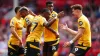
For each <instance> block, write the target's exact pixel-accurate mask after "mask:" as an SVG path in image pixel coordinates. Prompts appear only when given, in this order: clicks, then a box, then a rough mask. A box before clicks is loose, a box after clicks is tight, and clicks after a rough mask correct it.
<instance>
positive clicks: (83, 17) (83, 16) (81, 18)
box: [78, 15, 87, 21]
mask: <svg viewBox="0 0 100 56" xmlns="http://www.w3.org/2000/svg"><path fill="white" fill-rule="evenodd" d="M86 19H87V17H86V16H85V15H82V16H81V17H80V18H79V19H78V20H82V21H84V20H86Z"/></svg>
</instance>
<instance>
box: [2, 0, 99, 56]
mask: <svg viewBox="0 0 100 56" xmlns="http://www.w3.org/2000/svg"><path fill="white" fill-rule="evenodd" d="M46 1H47V0H19V5H20V6H27V7H28V8H30V9H31V10H32V11H33V12H34V13H36V14H38V13H39V12H40V10H41V8H45V3H46ZM48 1H53V2H54V6H55V9H54V10H55V11H56V12H60V11H62V10H63V11H64V12H65V16H64V17H62V18H60V21H59V23H63V24H65V23H66V24H68V27H69V28H72V29H74V30H77V19H75V18H74V17H73V16H72V14H71V9H70V6H71V5H73V4H81V5H82V6H83V13H84V14H85V15H86V16H87V17H88V19H89V21H90V23H91V31H92V47H91V49H90V50H89V51H88V53H87V54H86V56H100V44H99V43H100V2H99V0H48ZM12 8H13V0H10V1H9V0H0V56H3V55H4V56H6V54H5V53H7V41H8V39H9V36H10V34H11V33H10V28H9V22H10V19H9V18H4V16H5V15H6V14H7V13H8V12H9V11H11V10H12ZM59 33H60V38H61V40H60V43H59V44H60V45H59V49H58V52H59V56H68V54H69V52H70V49H71V48H70V47H68V48H63V43H64V42H65V41H69V40H71V39H72V38H73V36H72V35H70V34H69V33H67V32H66V31H63V30H61V29H60V28H59ZM74 44H75V43H74ZM74 44H73V45H74ZM73 45H72V46H73Z"/></svg>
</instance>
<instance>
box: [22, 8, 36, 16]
mask: <svg viewBox="0 0 100 56" xmlns="http://www.w3.org/2000/svg"><path fill="white" fill-rule="evenodd" d="M23 7H24V8H26V9H27V10H28V11H29V13H30V14H31V15H33V16H36V14H34V13H33V12H32V10H31V9H29V8H28V7H26V6H23Z"/></svg>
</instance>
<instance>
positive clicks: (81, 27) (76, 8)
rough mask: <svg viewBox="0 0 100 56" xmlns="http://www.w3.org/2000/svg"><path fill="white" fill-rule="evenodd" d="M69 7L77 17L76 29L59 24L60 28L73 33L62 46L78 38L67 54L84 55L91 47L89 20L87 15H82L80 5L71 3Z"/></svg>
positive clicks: (73, 55) (72, 55)
mask: <svg viewBox="0 0 100 56" xmlns="http://www.w3.org/2000/svg"><path fill="white" fill-rule="evenodd" d="M71 8H72V13H73V15H74V16H75V17H76V18H78V31H74V30H72V29H70V28H68V27H67V25H61V28H62V29H64V30H66V31H67V32H69V33H71V34H73V35H75V37H74V38H73V39H72V40H71V41H69V42H65V43H64V47H68V46H70V45H71V44H72V43H74V42H76V41H77V40H78V45H76V46H75V47H74V48H73V49H72V50H71V53H70V54H69V56H85V54H86V52H87V51H88V50H89V49H90V47H91V29H90V22H89V20H88V19H87V17H86V16H85V15H83V13H82V6H81V5H79V4H75V5H72V6H71Z"/></svg>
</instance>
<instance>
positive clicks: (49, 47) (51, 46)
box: [43, 40, 59, 53]
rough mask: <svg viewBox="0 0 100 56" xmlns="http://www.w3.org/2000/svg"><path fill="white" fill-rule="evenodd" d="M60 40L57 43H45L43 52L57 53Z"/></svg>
mask: <svg viewBox="0 0 100 56" xmlns="http://www.w3.org/2000/svg"><path fill="white" fill-rule="evenodd" d="M58 45H59V43H58V40H56V41H50V42H44V46H43V52H52V53H54V52H56V51H57V50H58Z"/></svg>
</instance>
